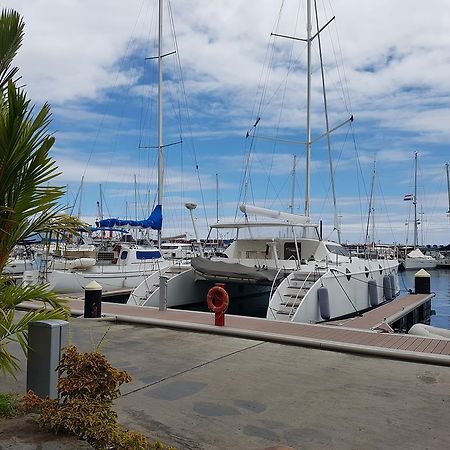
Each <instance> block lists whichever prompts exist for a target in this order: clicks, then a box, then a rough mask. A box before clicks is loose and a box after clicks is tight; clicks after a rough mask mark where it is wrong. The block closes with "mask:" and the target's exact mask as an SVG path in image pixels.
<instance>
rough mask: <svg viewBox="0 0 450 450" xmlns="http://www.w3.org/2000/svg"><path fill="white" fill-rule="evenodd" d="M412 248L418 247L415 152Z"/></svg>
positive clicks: (415, 163)
mask: <svg viewBox="0 0 450 450" xmlns="http://www.w3.org/2000/svg"><path fill="white" fill-rule="evenodd" d="M413 205H414V248H416V247H417V245H418V236H417V152H415V153H414V201H413Z"/></svg>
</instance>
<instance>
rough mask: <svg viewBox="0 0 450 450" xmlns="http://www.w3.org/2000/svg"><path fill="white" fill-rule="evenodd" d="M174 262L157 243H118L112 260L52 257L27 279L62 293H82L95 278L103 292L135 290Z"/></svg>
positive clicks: (26, 275)
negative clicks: (147, 244) (168, 258)
mask: <svg viewBox="0 0 450 450" xmlns="http://www.w3.org/2000/svg"><path fill="white" fill-rule="evenodd" d="M170 265H171V262H170V261H168V260H166V259H164V257H163V256H162V255H161V252H160V251H159V250H158V248H157V247H154V246H142V245H136V244H129V243H121V244H116V246H115V248H114V259H113V260H112V261H106V262H104V261H96V260H95V259H94V258H76V259H72V260H71V259H68V260H62V259H50V260H47V261H45V263H42V264H41V266H40V269H39V270H33V271H27V272H25V274H24V280H25V281H26V282H27V283H29V284H33V283H37V282H42V283H48V284H49V287H50V289H52V290H54V291H55V292H58V293H61V294H63V293H81V292H83V289H84V288H85V287H86V285H87V284H88V283H90V282H91V281H93V280H95V281H96V282H97V283H99V284H100V285H101V286H102V288H103V292H107V291H113V290H119V289H133V288H135V287H136V286H138V285H139V284H140V283H141V282H142V281H143V280H144V279H145V278H146V277H148V276H149V275H151V274H152V273H155V272H157V273H159V272H160V271H161V270H164V269H165V268H166V267H169V266H170Z"/></svg>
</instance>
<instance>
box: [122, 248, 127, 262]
mask: <svg viewBox="0 0 450 450" xmlns="http://www.w3.org/2000/svg"><path fill="white" fill-rule="evenodd" d="M127 257H128V252H127V251H126V250H124V251H123V252H122V253H121V254H120V259H121V260H124V259H127Z"/></svg>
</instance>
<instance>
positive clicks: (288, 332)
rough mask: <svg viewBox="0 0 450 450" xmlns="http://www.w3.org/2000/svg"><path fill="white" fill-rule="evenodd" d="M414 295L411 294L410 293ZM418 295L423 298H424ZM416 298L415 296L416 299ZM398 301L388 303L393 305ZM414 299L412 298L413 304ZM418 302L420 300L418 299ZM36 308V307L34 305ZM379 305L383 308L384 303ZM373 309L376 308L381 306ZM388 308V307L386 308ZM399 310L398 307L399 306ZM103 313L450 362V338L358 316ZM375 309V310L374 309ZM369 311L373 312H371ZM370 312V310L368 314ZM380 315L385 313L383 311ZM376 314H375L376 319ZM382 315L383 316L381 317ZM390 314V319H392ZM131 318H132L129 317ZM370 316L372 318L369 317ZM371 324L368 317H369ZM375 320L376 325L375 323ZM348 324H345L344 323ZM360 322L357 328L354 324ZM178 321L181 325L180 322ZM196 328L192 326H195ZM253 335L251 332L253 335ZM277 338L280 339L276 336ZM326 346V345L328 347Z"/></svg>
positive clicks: (74, 303) (105, 306)
mask: <svg viewBox="0 0 450 450" xmlns="http://www.w3.org/2000/svg"><path fill="white" fill-rule="evenodd" d="M407 297H410V296H407ZM415 297H416V299H417V300H418V301H419V302H422V303H423V302H424V301H427V299H429V298H430V296H426V295H422V296H415ZM418 297H421V298H420V299H419V298H418ZM413 300H414V299H413ZM397 301H399V300H396V301H394V302H391V303H390V304H387V305H385V306H391V305H392V306H393V304H394V303H395V302H397ZM413 303H414V302H411V301H410V304H413ZM68 304H69V307H70V308H71V310H72V312H73V314H82V312H83V309H84V301H83V300H81V299H70V300H69V302H68ZM415 304H417V302H415ZM29 305H30V304H29ZM34 307H36V306H34ZM379 308H382V306H380V307H379ZM379 308H376V309H375V310H373V311H376V310H377V309H379ZM385 311H387V310H385ZM397 311H398V309H397ZM102 312H103V314H104V315H107V316H108V315H109V316H113V317H114V316H117V317H118V318H119V320H125V321H126V320H134V318H136V319H137V320H141V319H144V320H148V321H149V322H148V323H149V324H150V325H151V326H161V327H173V328H176V327H177V326H180V327H183V328H187V329H195V327H196V326H197V325H199V326H201V327H203V328H201V331H204V332H209V333H215V332H216V333H224V334H231V335H232V334H233V332H234V331H236V332H237V335H238V333H239V332H240V331H243V332H252V331H254V332H255V336H256V338H257V339H258V336H264V339H265V338H267V339H268V340H271V338H270V336H273V337H280V336H281V337H283V336H285V337H293V338H299V339H300V340H299V341H298V342H299V343H300V344H299V345H308V343H307V342H308V340H310V342H311V343H314V342H315V343H316V344H317V343H318V342H324V343H325V342H331V343H340V344H349V345H351V346H353V347H354V346H355V345H356V346H358V347H360V348H379V349H389V350H392V351H395V350H398V351H406V352H412V353H421V354H429V355H441V356H444V357H445V356H448V357H449V361H450V341H449V340H445V339H435V338H427V337H421V336H411V335H403V334H394V333H380V332H375V331H373V330H370V329H364V328H359V327H360V326H361V323H363V322H361V321H360V320H359V319H361V320H362V317H357V318H354V319H353V320H352V321H350V320H347V321H345V322H340V323H336V322H334V323H333V326H330V325H329V324H316V325H315V324H301V323H292V322H281V321H271V320H266V319H261V318H254V317H243V316H233V315H226V318H225V327H216V326H214V314H212V313H207V312H197V311H185V310H173V309H168V310H166V311H159V309H158V308H152V307H137V306H130V305H124V304H116V303H108V302H103V303H102ZM370 312H372V311H370ZM370 312H369V313H370ZM369 313H366V314H365V316H366V315H367V314H369ZM378 313H379V314H382V315H383V318H384V317H386V316H388V317H389V315H388V314H386V316H384V312H383V311H379V312H378ZM373 317H374V316H372V319H373ZM378 317H380V316H378ZM388 317H386V318H388ZM127 318H129V319H127ZM369 318H370V317H369ZM365 320H366V323H367V316H366V317H365ZM373 322H374V321H373V320H372V324H373ZM344 323H345V326H343V324H344ZM355 323H356V325H357V326H356V327H353V325H354V324H355ZM177 324H178V325H177ZM191 327H192V328H191ZM249 337H251V335H249ZM275 341H276V339H275ZM324 348H325V347H324ZM449 364H450V362H449Z"/></svg>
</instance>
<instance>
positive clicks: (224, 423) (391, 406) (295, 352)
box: [0, 318, 450, 450]
mask: <svg viewBox="0 0 450 450" xmlns="http://www.w3.org/2000/svg"><path fill="white" fill-rule="evenodd" d="M105 333H106V337H105V340H104V343H103V345H102V348H101V351H102V352H103V353H104V354H105V355H106V356H107V357H108V359H109V361H110V362H111V364H112V365H114V366H115V367H117V368H119V369H125V370H127V371H128V372H129V373H130V374H131V376H132V377H133V381H132V383H130V384H128V385H125V386H123V388H122V390H121V391H122V393H123V396H122V397H121V398H120V399H119V400H118V401H116V410H117V411H118V413H119V420H120V422H121V423H122V424H123V425H125V426H126V427H128V428H129V429H132V430H138V431H142V432H144V433H145V434H146V435H147V436H148V437H149V438H150V439H160V440H162V441H163V442H165V443H167V444H172V445H174V446H175V447H177V448H178V449H205V450H212V449H224V450H226V449H231V448H234V449H255V450H256V449H268V448H272V449H275V448H285V447H288V448H289V447H290V448H294V449H386V448H400V449H425V448H428V449H442V448H450V427H449V425H448V424H449V423H450V394H449V393H450V370H449V369H448V367H444V366H441V365H435V364H426V363H417V362H416V363H413V362H408V361H399V360H395V359H385V358H380V357H372V356H365V355H356V354H352V353H343V352H338V351H326V350H320V349H319V348H311V347H309V348H308V347H303V346H297V345H285V344H281V343H276V342H271V341H269V340H265V339H246V338H243V337H234V336H227V335H223V334H213V333H212V332H208V331H207V330H204V331H203V332H196V331H189V330H186V329H184V330H183V329H174V328H161V327H158V326H155V324H153V325H148V324H132V323H126V322H117V321H113V322H111V321H110V320H105V319H98V320H97V319H83V318H73V319H72V320H71V324H70V341H71V343H73V344H75V345H76V346H77V347H78V348H79V349H80V350H81V351H92V350H93V349H95V347H96V345H97V344H98V342H99V341H100V340H101V338H102V336H103V335H104V334H105ZM12 349H14V348H13V347H12ZM14 351H15V352H16V354H18V355H19V354H20V353H19V352H18V349H17V348H15V349H14ZM21 365H22V367H23V368H24V369H25V360H24V358H23V357H22V358H21ZM25 373H26V372H25V370H23V371H22V372H21V373H20V375H19V378H18V379H17V381H14V380H12V379H10V378H6V377H5V376H4V375H0V386H1V388H0V390H1V391H15V392H21V393H22V392H24V391H25V387H26V381H25ZM17 432H18V439H19V440H20V430H18V431H17ZM1 436H2V434H1V433H0V446H1V445H4V448H8V449H10V448H14V447H7V446H6V444H5V443H3V442H2V437H1ZM54 439H55V440H54V442H53V444H52V445H53V447H52V446H48V447H46V446H42V447H41V448H66V447H56V446H55V445H56V444H55V443H57V442H58V440H57V438H54ZM18 445H20V442H19V444H18ZM49 445H50V444H49ZM16 448H27V449H28V448H32V447H23V446H22V447H20V446H18V447H16Z"/></svg>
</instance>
